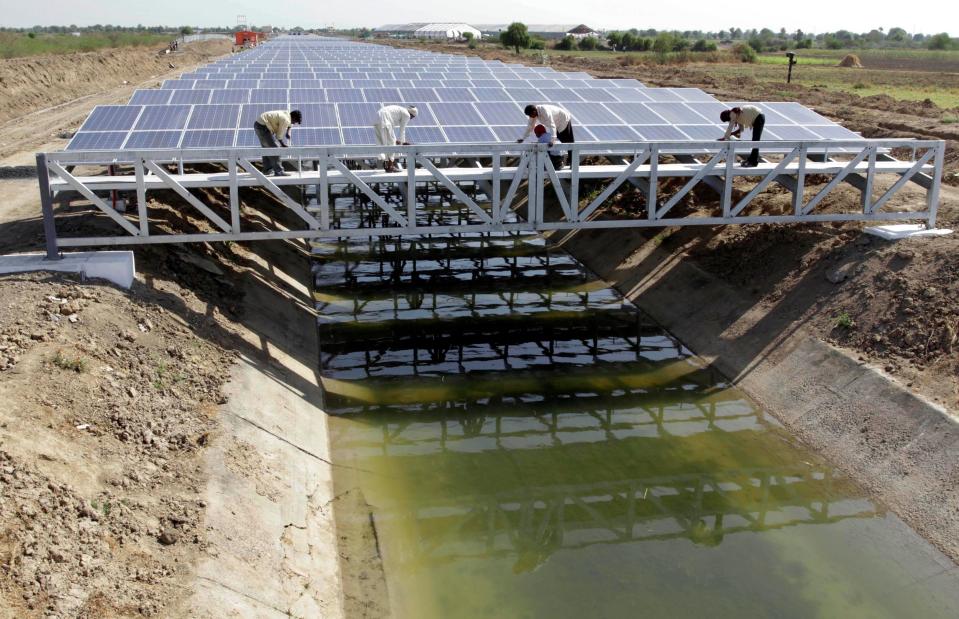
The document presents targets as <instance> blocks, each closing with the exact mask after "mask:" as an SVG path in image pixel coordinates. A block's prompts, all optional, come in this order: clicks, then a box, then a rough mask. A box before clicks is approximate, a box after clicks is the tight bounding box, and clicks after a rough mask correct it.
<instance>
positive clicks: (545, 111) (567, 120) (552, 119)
mask: <svg viewBox="0 0 959 619" xmlns="http://www.w3.org/2000/svg"><path fill="white" fill-rule="evenodd" d="M523 113H524V114H526V115H527V116H529V125H528V126H527V127H526V132H525V133H523V137H521V138H520V139H518V140H516V141H517V142H522V141H524V140H525V139H526V138H528V137H529V134H531V133H533V129H534V128H535V127H536V125H543V127H544V128H545V129H546V131H547V132H548V133H549V135H550V142H549V145H550V146H552V145H553V144H554V143H555V142H557V141H559V142H563V143H564V144H572V143H573V142H575V140H574V139H573V116H572V115H571V114H570V113H569V112H567V111H566V110H564V109H563V108H561V107H559V106H558V105H549V104H542V105H527V106H526V108H525V109H524V110H523Z"/></svg>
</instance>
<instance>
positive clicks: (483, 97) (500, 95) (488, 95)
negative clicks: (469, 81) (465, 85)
mask: <svg viewBox="0 0 959 619" xmlns="http://www.w3.org/2000/svg"><path fill="white" fill-rule="evenodd" d="M472 92H473V96H474V97H476V99H477V100H478V101H512V99H511V98H510V96H509V95H508V94H507V93H506V91H505V90H503V89H502V88H473V89H472Z"/></svg>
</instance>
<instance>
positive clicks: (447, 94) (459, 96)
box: [436, 88, 476, 101]
mask: <svg viewBox="0 0 959 619" xmlns="http://www.w3.org/2000/svg"><path fill="white" fill-rule="evenodd" d="M436 94H437V95H438V96H439V98H440V101H476V97H475V96H473V93H472V92H470V89H469V88H437V89H436Z"/></svg>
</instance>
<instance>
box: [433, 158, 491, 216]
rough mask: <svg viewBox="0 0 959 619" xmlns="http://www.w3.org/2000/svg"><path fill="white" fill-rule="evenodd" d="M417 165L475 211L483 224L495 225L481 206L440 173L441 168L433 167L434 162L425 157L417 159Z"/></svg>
mask: <svg viewBox="0 0 959 619" xmlns="http://www.w3.org/2000/svg"><path fill="white" fill-rule="evenodd" d="M416 161H417V163H419V164H420V165H421V166H423V167H424V168H425V169H427V170H429V171H430V174H432V175H433V178H434V180H437V181H439V182H440V184H442V185H443V186H444V187H446V188H447V189H449V190H450V192H452V193H453V195H454V196H456V197H457V198H458V199H459V201H460V202H462V203H463V204H465V205H466V206H467V208H469V210H471V211H473V213H475V214H476V216H477V217H479V218H480V219H481V220H483V223H487V224H490V223H493V219H492V218H491V217H490V216H489V215H488V214H487V213H486V211H484V210H483V209H482V208H480V206H479V205H478V204H477V203H476V202H474V201H473V199H472V198H470V197H469V196H468V195H466V194H465V193H463V190H462V189H460V188H459V187H457V186H456V183H454V182H453V181H451V180H450V179H449V178H448V177H447V176H446V175H445V174H443V173H442V172H440V170H439V168H437V167H436V166H435V165H433V162H432V161H430V160H429V159H426V158H424V157H417V158H416Z"/></svg>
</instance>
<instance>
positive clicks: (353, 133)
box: [343, 127, 376, 144]
mask: <svg viewBox="0 0 959 619" xmlns="http://www.w3.org/2000/svg"><path fill="white" fill-rule="evenodd" d="M343 142H344V143H346V144H376V137H375V136H374V135H373V128H372V127H344V128H343Z"/></svg>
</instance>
